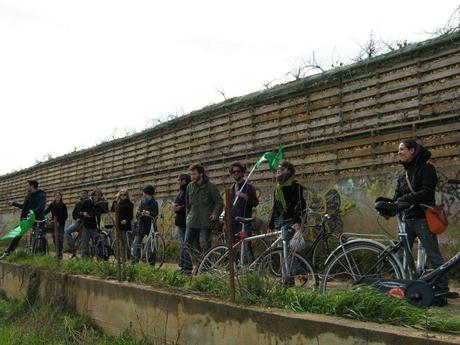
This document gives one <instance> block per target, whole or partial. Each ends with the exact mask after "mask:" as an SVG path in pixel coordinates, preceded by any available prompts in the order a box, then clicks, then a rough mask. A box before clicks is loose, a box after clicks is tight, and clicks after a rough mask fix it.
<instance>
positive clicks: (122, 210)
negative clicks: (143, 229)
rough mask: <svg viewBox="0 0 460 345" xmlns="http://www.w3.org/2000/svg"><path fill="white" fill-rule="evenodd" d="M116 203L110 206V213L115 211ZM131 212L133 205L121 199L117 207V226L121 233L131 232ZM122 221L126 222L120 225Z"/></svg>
mask: <svg viewBox="0 0 460 345" xmlns="http://www.w3.org/2000/svg"><path fill="white" fill-rule="evenodd" d="M116 207H117V202H116V201H114V202H113V204H112V209H111V211H112V212H115V211H116ZM133 210H134V204H133V203H132V202H131V201H130V200H128V199H123V200H121V201H120V203H119V205H118V226H119V228H120V230H121V231H130V230H131V222H132V220H133V217H134V215H133ZM122 220H126V224H121V221H122Z"/></svg>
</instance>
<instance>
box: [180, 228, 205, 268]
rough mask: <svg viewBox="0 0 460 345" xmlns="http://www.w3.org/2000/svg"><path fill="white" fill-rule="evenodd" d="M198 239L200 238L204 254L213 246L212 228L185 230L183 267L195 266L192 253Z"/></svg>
mask: <svg viewBox="0 0 460 345" xmlns="http://www.w3.org/2000/svg"><path fill="white" fill-rule="evenodd" d="M198 239H200V247H201V254H204V253H206V252H207V251H208V250H209V249H210V248H211V229H187V230H186V231H185V245H184V250H183V251H182V255H181V257H182V258H181V260H180V261H181V264H182V268H183V269H186V270H191V269H192V268H193V264H192V256H193V254H192V253H193V251H194V249H193V248H194V247H196V241H197V240H198Z"/></svg>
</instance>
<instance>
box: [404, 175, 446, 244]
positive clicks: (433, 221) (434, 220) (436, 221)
mask: <svg viewBox="0 0 460 345" xmlns="http://www.w3.org/2000/svg"><path fill="white" fill-rule="evenodd" d="M406 181H407V185H408V186H409V189H410V191H411V192H412V193H415V191H414V189H413V188H412V184H411V183H410V180H409V175H408V174H407V171H406ZM420 206H422V207H424V208H425V218H426V222H427V224H428V229H430V231H431V232H432V233H433V234H436V235H439V234H442V233H443V232H444V231H446V230H447V225H448V222H447V215H446V211H445V210H444V204H441V205H436V206H434V207H433V206H430V205H425V204H420Z"/></svg>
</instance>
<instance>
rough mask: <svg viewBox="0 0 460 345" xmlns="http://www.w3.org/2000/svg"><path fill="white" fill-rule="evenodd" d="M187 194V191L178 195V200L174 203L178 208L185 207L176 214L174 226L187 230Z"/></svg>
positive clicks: (182, 191)
mask: <svg viewBox="0 0 460 345" xmlns="http://www.w3.org/2000/svg"><path fill="white" fill-rule="evenodd" d="M186 194H187V189H184V190H181V191H180V192H179V194H177V196H176V199H175V200H174V203H175V204H176V205H177V206H183V207H182V208H181V209H180V210H179V211H177V212H175V213H176V218H175V220H174V224H175V225H176V226H178V227H180V228H185V227H186V225H187V224H186V223H187V222H186V217H187V215H186V209H185V197H186Z"/></svg>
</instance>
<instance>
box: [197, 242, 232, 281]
mask: <svg viewBox="0 0 460 345" xmlns="http://www.w3.org/2000/svg"><path fill="white" fill-rule="evenodd" d="M227 272H228V248H227V246H224V245H217V246H215V247H213V248H211V249H209V250H208V252H207V253H206V254H205V255H204V257H203V259H202V260H201V261H200V263H199V265H198V268H197V269H196V270H195V272H194V273H195V274H197V275H198V274H204V273H206V274H213V273H219V274H222V273H224V274H227Z"/></svg>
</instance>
